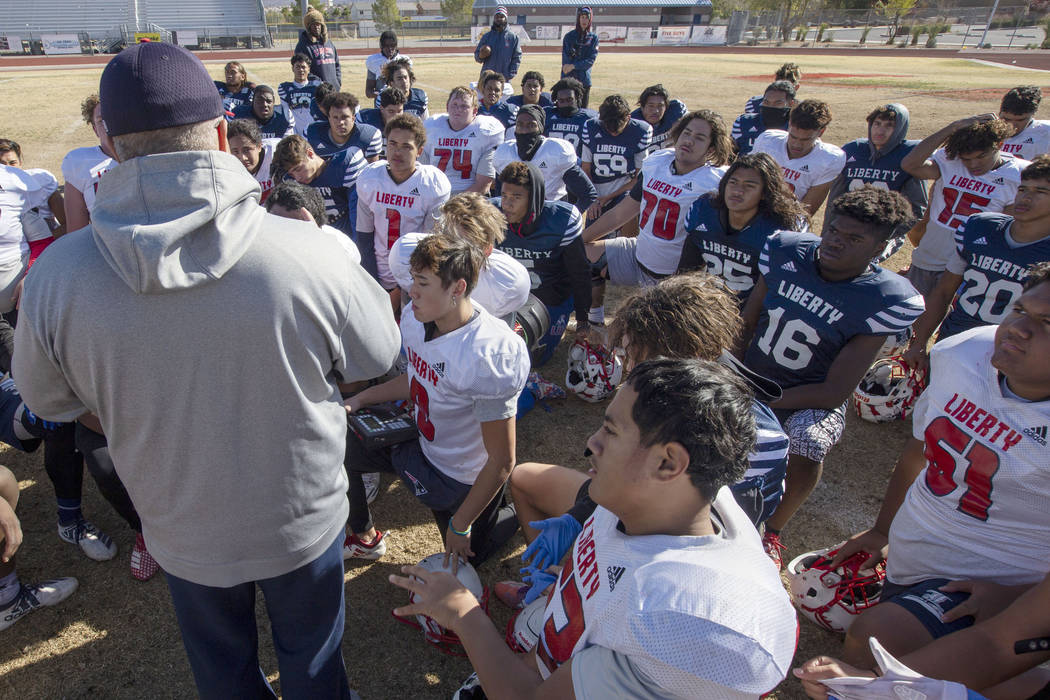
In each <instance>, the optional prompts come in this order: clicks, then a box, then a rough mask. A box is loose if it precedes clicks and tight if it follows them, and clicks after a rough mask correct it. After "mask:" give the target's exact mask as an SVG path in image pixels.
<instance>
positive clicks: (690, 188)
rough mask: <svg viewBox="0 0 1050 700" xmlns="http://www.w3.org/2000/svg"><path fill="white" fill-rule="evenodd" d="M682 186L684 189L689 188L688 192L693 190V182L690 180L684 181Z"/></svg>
mask: <svg viewBox="0 0 1050 700" xmlns="http://www.w3.org/2000/svg"><path fill="white" fill-rule="evenodd" d="M682 187H684V188H685V189H687V190H689V191H690V192H692V191H693V183H692V181H691V180H690V181H688V182H686V183H685V184H684V185H682Z"/></svg>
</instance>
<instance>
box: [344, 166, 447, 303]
mask: <svg viewBox="0 0 1050 700" xmlns="http://www.w3.org/2000/svg"><path fill="white" fill-rule="evenodd" d="M386 165H387V164H386V161H385V160H379V161H376V162H375V163H370V164H368V165H366V166H365V169H364V170H362V171H361V174H360V175H358V176H357V229H356V230H357V231H358V232H362V231H363V232H366V233H367V232H368V231H375V250H376V264H377V266H378V269H379V281H380V282H381V283H382V285H383V287H385V288H386V289H388V290H389V289H393V288H394V286H395V284H396V282H395V281H394V277H393V276H392V275H391V274H390V265H389V264H388V262H387V258H388V256H389V253H390V248H391V247H392V246H393V245H394V242H395V241H397V239H398V238H400V237H401V234H402V233H408V232H414V231H429V230H431V229H432V228H434V222H435V221H436V220H437V218H438V217H439V216H440V215H441V205H443V204H444V203H445V202H447V201H448V196H449V192H450V189H451V188H450V185H449V182H448V178H447V177H445V173H443V172H441V171H440V170H438V169H437V168H435V167H434V166H432V165H421V164H416V171H415V172H414V173H412V175H411V176H410V177H409V178H408V179H407V180H405V181H404V182H402V183H401V184H400V185H399V184H397V183H396V182H394V180H393V178H391V177H390V173H389V172H387V169H386Z"/></svg>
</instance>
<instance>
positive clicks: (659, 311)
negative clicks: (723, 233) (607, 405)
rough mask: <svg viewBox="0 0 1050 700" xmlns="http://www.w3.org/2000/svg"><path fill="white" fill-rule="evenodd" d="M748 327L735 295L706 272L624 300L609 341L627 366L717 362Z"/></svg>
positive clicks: (670, 280) (644, 289) (680, 277)
mask: <svg viewBox="0 0 1050 700" xmlns="http://www.w3.org/2000/svg"><path fill="white" fill-rule="evenodd" d="M742 325H743V322H742V321H741V318H740V308H739V305H738V303H737V300H736V296H735V295H734V294H733V293H732V292H730V291H729V289H728V288H727V287H726V285H725V282H723V281H722V279H720V278H718V277H715V276H713V275H709V274H707V273H706V272H694V273H689V274H685V275H676V276H674V277H669V278H667V279H665V280H662V281H661V282H660V283H659V284H657V285H656V286H653V287H642V288H641V289H638V290H636V291H635V292H634V293H633V294H631V295H630V296H629V297H627V298H626V299H624V301H623V303H622V304H620V308H619V309H617V310H616V317H615V318H614V319H613V322H612V325H611V326H610V327H609V342H610V344H611V345H612V346H613V347H620V348H623V349H624V350H625V351H626V352H627V359H628V363H627V364H628V365H629V366H630V365H633V364H638V363H640V362H643V361H645V360H647V359H650V358H653V357H675V358H690V357H694V358H699V359H701V360H714V359H717V358H718V356H719V355H720V354H722V351H723V350H725V349H729V348H732V347H733V343H734V342H735V340H736V337H737V335H738V334H739V333H740V329H741V327H742Z"/></svg>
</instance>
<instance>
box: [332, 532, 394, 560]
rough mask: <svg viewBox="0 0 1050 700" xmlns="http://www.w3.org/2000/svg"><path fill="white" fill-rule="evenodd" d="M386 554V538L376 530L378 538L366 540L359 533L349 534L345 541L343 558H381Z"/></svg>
mask: <svg viewBox="0 0 1050 700" xmlns="http://www.w3.org/2000/svg"><path fill="white" fill-rule="evenodd" d="M384 554H386V539H385V536H384V534H383V533H382V532H380V531H379V530H376V538H375V539H374V540H372V541H371V542H365V541H364V540H362V539H361V538H360V537H358V536H357V535H352V534H351V535H347V536H346V539H345V540H344V541H343V559H379V558H380V557H382V556H383V555H384Z"/></svg>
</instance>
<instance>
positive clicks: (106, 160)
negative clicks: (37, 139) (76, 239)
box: [62, 95, 117, 231]
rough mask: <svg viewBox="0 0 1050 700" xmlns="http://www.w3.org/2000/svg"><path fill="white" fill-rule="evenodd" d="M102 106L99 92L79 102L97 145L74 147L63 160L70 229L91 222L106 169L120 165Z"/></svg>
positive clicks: (81, 226)
mask: <svg viewBox="0 0 1050 700" xmlns="http://www.w3.org/2000/svg"><path fill="white" fill-rule="evenodd" d="M101 105H102V102H101V101H100V100H99V99H98V95H89V96H88V97H87V98H86V99H85V100H84V101H83V102H81V103H80V116H81V117H82V118H83V119H84V121H85V122H86V123H88V124H90V125H91V129H92V130H93V131H94V132H95V136H97V137H98V145H97V146H84V147H83V148H74V149H73V150H72V151H70V152H69V153H67V154H66V157H65V158H63V159H62V179H63V180H64V181H65V183H66V187H65V194H64V196H65V210H66V230H67V231H78V230H80V229H82V228H84V227H85V226H87V225H88V224H89V223H90V222H91V210H92V209H93V208H94V206H95V190H96V189H97V188H98V182H99V180H100V179H101V178H102V176H103V175H105V174H106V171H107V170H110V169H112V168H115V167H116V166H117V161H116V156H115V155H114V154H115V151H114V150H113V141H112V139H110V138H109V134H107V133H106V126H105V124H103V123H102V107H101Z"/></svg>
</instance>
